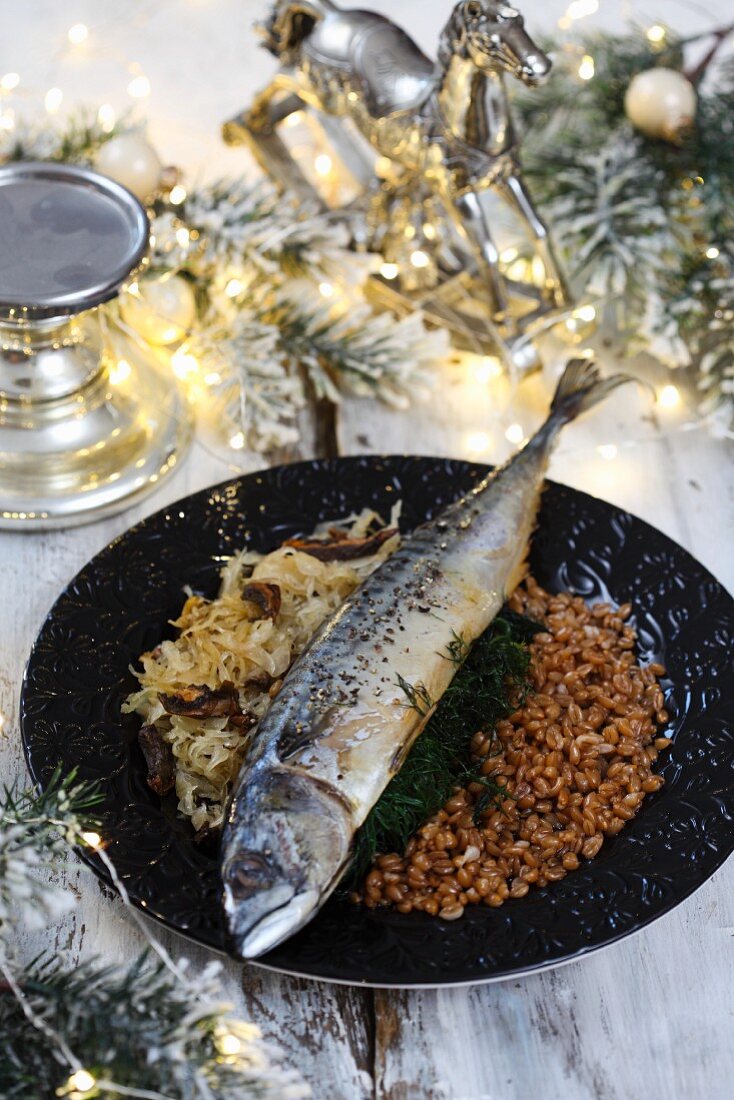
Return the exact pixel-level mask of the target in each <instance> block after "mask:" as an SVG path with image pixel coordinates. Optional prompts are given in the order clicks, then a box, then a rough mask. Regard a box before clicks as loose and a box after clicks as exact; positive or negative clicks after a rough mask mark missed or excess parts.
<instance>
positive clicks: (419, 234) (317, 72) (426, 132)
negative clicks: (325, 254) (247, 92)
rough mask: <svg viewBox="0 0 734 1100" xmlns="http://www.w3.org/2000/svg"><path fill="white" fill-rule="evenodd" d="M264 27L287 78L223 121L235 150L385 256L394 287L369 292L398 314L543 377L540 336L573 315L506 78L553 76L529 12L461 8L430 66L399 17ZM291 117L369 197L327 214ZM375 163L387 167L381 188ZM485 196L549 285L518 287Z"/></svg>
mask: <svg viewBox="0 0 734 1100" xmlns="http://www.w3.org/2000/svg"><path fill="white" fill-rule="evenodd" d="M263 30H264V36H265V45H266V46H267V48H268V49H269V50H270V52H271V53H273V54H274V55H275V56H276V57H277V58H278V60H279V61H280V64H281V68H280V70H279V72H278V73H277V74H276V76H275V77H274V79H273V80H272V81H271V83H270V84H269V85H268V87H267V88H265V89H264V90H263V91H262V92H261V93H260V94H259V95H258V96H257V97H256V99H255V101H254V102H253V104H252V105H251V107H250V108H249V109H248V110H245V111H243V112H242V113H241V114H240V115H239V116H237V117H236V118H234V119H232V120H231V121H230V122H228V123H226V124H225V126H224V137H225V140H226V141H227V142H229V143H230V144H240V143H245V144H247V145H248V146H249V148H250V149H251V151H252V153H253V154H254V156H255V158H256V160H257V161H258V163H259V164H260V165H261V167H262V168H263V170H264V171H265V172H266V173H267V174H268V175H269V176H270V177H271V179H272V180H273V181H274V183H275V184H276V185H277V186H278V187H279V188H281V189H283V190H288V191H290V192H292V193H294V194H295V195H296V196H297V197H298V198H299V199H300V200H301V201H303V202H306V203H308V204H309V205H311V206H312V207H313V206H316V207H318V208H320V209H322V210H323V211H324V213H325V214H327V213H328V214H329V216H331V217H333V218H340V219H343V220H344V221H345V222H346V223H347V224H348V225H349V227H350V229H351V232H352V237H353V241H354V246H355V248H357V249H360V250H369V251H374V252H377V253H378V254H380V255H381V256H382V258H383V260H384V261H385V263H384V265H383V269H384V268H385V267H388V266H389V268H390V275H391V276H392V277H391V278H385V277H384V276H381V277H377V278H374V279H373V280H372V287H371V290H372V296H373V300H375V301H376V302H378V303H379V304H381V305H383V306H384V307H385V308H389V309H392V310H394V311H395V312H398V313H405V312H409V311H411V310H413V309H416V308H420V309H422V310H423V311H424V313H425V314H426V316H427V318H428V320H430V321H435V323H437V324H441V325H442V326H446V327H448V328H449V329H450V330H451V332H452V333H453V334H454V338H455V341H456V342H457V343H458V344H459V346H464V347H469V348H471V349H472V350H475V351H483V352H487V351H492V352H494V353H499V354H500V355H501V356H502V357H503V358H504V359H505V360H506V361H507V362H508V364H509V365H512V366H515V367H518V366H522V367H523V368H525V369H529V368H531V367H532V366H534V365H537V352H536V351H535V348H534V344H533V341H534V339H535V337H536V336H537V335H538V334H539V332H541V331H543V330H544V329H546V328H549V327H551V326H553V325H555V324H557V323H558V322H559V321H560V320H562V319H564V318H565V317H566V316H568V314H569V313H570V311H571V308H572V304H571V301H570V297H569V294H568V290H567V288H566V284H565V280H564V277H563V274H562V272H561V269H560V266H559V264H558V261H557V259H556V256H555V252H554V249H553V244H552V241H551V238H550V236H549V233H548V230H547V227H546V226H545V223H544V222H543V220H542V218H541V217H540V215H539V214H538V212H537V210H536V208H535V206H534V203H533V201H532V197H531V195H530V193H529V191H528V189H527V187H526V185H525V182H524V180H523V178H522V173H521V170H520V166H519V160H518V140H517V137H516V134H515V130H514V127H513V124H512V118H511V115H510V110H509V103H508V98H507V90H506V88H505V83H504V75H505V73H507V72H510V73H511V74H512V75H514V76H516V77H517V78H518V79H520V80H522V81H523V82H524V83H525V84H527V85H530V86H534V85H536V84H538V83H540V82H541V81H542V80H543V79H544V78H545V76H546V75H547V74H548V72H549V71H550V65H551V63H550V60H549V58H548V57H546V56H545V54H543V53H542V51H541V50H540V49H539V48H538V47H537V46H536V45H535V43H534V42H533V41H532V39H531V38H530V37H529V35H528V34H527V32H526V31H525V28H524V23H523V19H522V16H521V15H520V14H519V12H517V11H516V10H515V9H514V8H511V7H509V6H508V5H507V4H504V3H499V2H495V0H462V2H461V3H459V4H458V5H457V6H456V7H455V9H454V11H453V14H452V16H451V18H450V19H449V22H448V24H447V26H446V27H445V28H444V31H443V33H442V35H441V40H440V45H439V51H438V60H437V62H435V63H434V62H433V61H431V60H430V59H429V58H428V57H426V56H425V54H423V53H422V51H421V50H420V49H419V48H418V46H417V45H416V44H415V43H414V42H413V41H412V39H411V38H410V37H409V36H408V35H407V34H406V33H405V32H404V31H403V30H401V29H400V28H399V27H397V26H396V25H395V24H393V23H392V22H391V21H390V20H389V19H386V18H385V17H384V16H381V15H378V14H376V13H374V12H369V11H353V10H342V9H340V8H338V7H337V6H336V5H335V4H334V3H332V2H331V0H277V2H276V3H275V6H274V8H273V11H272V13H271V16H270V18H269V20H268V22H267V24H266V26H265V27H264V28H263ZM296 111H310V112H316V113H317V115H318V117H319V119H320V120H321V123H322V127H323V129H324V131H325V133H326V134H327V136H328V139H329V141H330V144H331V146H332V147H333V148H334V152H335V155H336V157H337V158H338V159H339V160H341V162H342V163H343V164H344V165H345V166H347V167H348V169H349V173H350V175H351V176H353V177H354V178H355V179H356V181H357V184H358V186H359V187H360V188H361V193H360V195H359V196H358V197H357V199H355V200H354V201H352V202H351V203H349V204H348V205H347V206H344V207H341V208H337V209H330V208H329V206H328V205H327V204H326V202H325V201H324V199H323V198H322V196H321V195H320V194H319V192H318V190H317V188H316V187H315V186H314V185H313V184H312V183H311V182H310V181H309V179H308V178H307V176H306V175H305V174H304V172H303V171H302V170H301V168H300V166H299V165H298V163H297V162H296V160H295V159H294V157H293V156H292V155H291V153H290V151H289V149H288V146H287V145H286V143H285V141H284V140H283V139H282V137H281V136H280V134H279V133H278V128H279V126H280V125H281V124H282V123H283V122H284V121H285V119H287V118H288V117H289V116H290V115H292V114H294V113H295V112H296ZM349 127H351V128H352V131H355V130H356V132H357V133H358V134H360V135H361V137H362V138H363V139H365V140H364V141H363V142H360V143H358V142H357V141H356V140H354V138H352V136H351V135H350V134H349V132H348V130H349ZM378 158H380V160H381V162H382V163H383V165H384V164H385V163H387V164H389V165H390V170H389V171H388V172H385V171H382V173H381V176H382V178H379V177H378V176H377V174H376V171H375V167H376V161H377V159H378ZM487 192H491V193H494V194H496V195H498V196H499V197H500V198H501V199H502V200H504V202H505V204H506V205H507V206H508V207H510V208H511V210H512V211H513V212H514V214H515V215H516V217H517V218H518V219H519V221H520V223H521V226H522V227H523V229H524V231H525V234H526V236H527V237H528V239H529V242H530V243H531V246H532V251H533V255H534V257H537V260H538V262H539V264H540V265H541V266H542V271H543V277H542V279H541V280H539V282H540V283H541V285H540V286H539V285H538V282H535V281H524V280H511V279H509V278H508V276H507V272H506V270H505V265H503V264H502V262H501V259H500V255H499V252H498V250H497V247H496V245H495V241H494V239H493V227H492V225H491V220H492V219H491V217H490V216H489V215H488V213H487V209H486V202H483V201H482V195H483V194H484V193H487ZM537 266H538V265H537V264H535V263H533V264H532V265H531V267H532V269H533V270H536V269H537ZM416 269H417V270H416Z"/></svg>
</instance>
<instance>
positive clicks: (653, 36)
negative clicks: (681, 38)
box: [645, 23, 667, 46]
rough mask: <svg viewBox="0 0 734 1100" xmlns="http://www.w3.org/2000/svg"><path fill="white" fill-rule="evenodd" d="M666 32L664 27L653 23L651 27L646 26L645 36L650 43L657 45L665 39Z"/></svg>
mask: <svg viewBox="0 0 734 1100" xmlns="http://www.w3.org/2000/svg"><path fill="white" fill-rule="evenodd" d="M666 34H667V31H666V29H665V27H661V25H660V24H659V23H653V25H652V26H651V27H648V28H647V31H646V32H645V37H646V38H647V41H648V42H650V43H651V44H652V45H654V46H659V45H660V43H661V42H664V41H665V36H666Z"/></svg>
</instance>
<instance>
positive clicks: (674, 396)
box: [658, 386, 680, 409]
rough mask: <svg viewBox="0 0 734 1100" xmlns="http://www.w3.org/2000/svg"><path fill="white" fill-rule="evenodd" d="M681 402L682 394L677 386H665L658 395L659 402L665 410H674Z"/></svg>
mask: <svg viewBox="0 0 734 1100" xmlns="http://www.w3.org/2000/svg"><path fill="white" fill-rule="evenodd" d="M679 401H680V393H679V391H678V387H677V386H663V388H662V389H661V391H660V393H659V394H658V402H659V404H661V405H662V406H663V408H664V409H672V408H674V407H675V406H676V405H677V404H678V402H679Z"/></svg>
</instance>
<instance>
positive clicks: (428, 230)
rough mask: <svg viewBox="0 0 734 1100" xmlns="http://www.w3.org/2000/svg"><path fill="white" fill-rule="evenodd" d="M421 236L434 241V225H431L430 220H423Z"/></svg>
mask: <svg viewBox="0 0 734 1100" xmlns="http://www.w3.org/2000/svg"><path fill="white" fill-rule="evenodd" d="M423 236H424V237H425V238H426V240H427V241H435V239H436V227H435V225H431V223H430V222H425V223H424V225H423Z"/></svg>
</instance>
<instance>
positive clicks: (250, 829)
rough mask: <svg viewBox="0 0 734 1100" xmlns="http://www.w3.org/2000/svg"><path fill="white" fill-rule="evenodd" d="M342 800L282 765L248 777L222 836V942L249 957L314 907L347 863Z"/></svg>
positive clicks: (348, 836) (348, 831)
mask: <svg viewBox="0 0 734 1100" xmlns="http://www.w3.org/2000/svg"><path fill="white" fill-rule="evenodd" d="M353 831H354V830H353V827H352V826H351V823H350V813H349V808H348V806H347V805H346V803H345V802H344V801H343V800H342V799H341V797H340V796H339V795H338V794H337V792H336V791H334V790H333V789H332V788H331V787H329V786H328V785H326V784H324V783H320V782H318V781H315V780H313V779H311V778H309V777H308V776H306V775H301V774H297V773H294V772H289V771H288V770H287V769H285V768H277V769H272V770H269V769H266V770H264V771H263V772H259V773H257V774H255V775H251V776H249V777H247V781H246V782H245V783H244V784H243V785H242V786H241V787H240V789H239V791H238V792H236V793H235V796H234V798H233V799H232V803H231V806H230V809H229V813H228V815H227V820H226V822H225V826H224V832H223V837H222V851H221V867H222V885H223V901H224V912H225V919H226V924H227V933H228V937H229V942H230V944H231V946H232V947H233V949H234V950H235V952H236V953H237V954H238V955H239V956H240V957H241V958H246V959H247V958H256V957H257V956H258V955H262V954H263V953H264V952H266V951H269V950H270V949H271V948H273V947H275V946H276V945H277V944H279V943H281V942H282V941H283V940H285V939H287V938H288V937H289V936H292V935H293V934H294V932H297V931H298V929H299V928H302V927H303V926H304V925H305V924H307V923H308V921H309V920H310V919H311V918H312V917H313V916H314V915H315V914H316V912H317V910H318V909H319V907H320V906H321V904H322V902H323V901H324V900H325V899H326V897H328V895H329V894H330V893H331V891H332V890H333V888H334V886H336V884H337V882H338V881H339V878H340V876H341V874H342V872H343V870H344V868H345V866H346V864H347V860H348V858H349V849H350V844H351V840H352V835H353Z"/></svg>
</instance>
